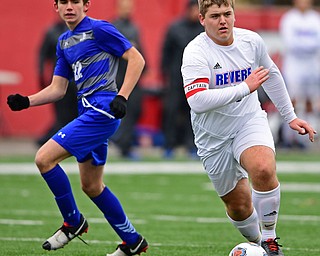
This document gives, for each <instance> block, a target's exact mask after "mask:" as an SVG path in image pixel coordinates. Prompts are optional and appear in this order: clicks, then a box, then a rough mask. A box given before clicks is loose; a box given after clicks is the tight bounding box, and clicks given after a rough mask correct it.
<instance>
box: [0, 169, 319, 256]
mask: <svg viewBox="0 0 320 256" xmlns="http://www.w3.org/2000/svg"><path fill="white" fill-rule="evenodd" d="M153 168H154V170H156V168H157V164H156V163H155V164H154V166H153ZM69 176H70V179H71V183H72V186H73V190H74V193H75V197H76V200H77V202H78V206H79V208H80V210H81V211H82V213H83V214H84V215H85V216H86V218H87V219H88V221H89V225H90V227H89V232H88V234H85V235H83V239H85V240H86V241H87V242H88V243H89V246H87V245H85V244H83V243H82V242H81V241H79V240H78V239H75V240H73V241H72V242H71V243H70V244H69V245H67V246H66V247H65V248H64V249H60V250H58V251H54V252H46V251H44V250H43V249H42V248H41V244H42V242H43V241H44V240H45V239H46V238H47V237H48V236H50V235H51V234H52V233H53V232H54V231H55V230H56V229H57V228H58V227H59V225H61V221H62V220H61V218H60V216H59V213H58V211H57V207H56V205H55V202H54V200H53V198H52V195H51V193H50V192H49V189H48V188H47V186H46V185H45V183H44V181H43V180H42V178H41V177H40V176H39V175H7V174H3V175H0V193H1V208H0V227H1V232H0V247H1V253H0V254H1V255H4V256H11V255H12V256H13V255H15V256H16V255H19V256H24V255H32V256H33V255H50V256H55V255H56V256H60V255H68V256H69V255H77V256H94V255H101V256H102V255H105V254H106V253H107V252H112V251H114V249H115V247H116V245H117V243H118V242H119V239H118V237H117V236H116V235H115V234H114V232H113V230H111V228H110V227H109V225H108V224H107V223H106V221H105V220H104V218H103V216H102V215H101V213H100V212H99V211H98V209H97V208H96V207H95V206H94V204H93V203H92V202H91V201H90V200H89V199H88V198H87V197H86V196H85V195H84V194H83V193H82V192H81V190H80V184H79V177H78V175H77V174H70V175H69ZM279 178H280V181H281V183H282V187H283V191H282V205H281V216H280V220H279V223H278V235H279V236H280V237H281V239H280V240H279V242H280V244H283V246H284V247H283V251H284V253H285V255H286V256H287V255H289V256H301V255H304V256H319V255H320V248H319V247H318V243H319V241H320V240H319V235H320V231H319V230H320V229H319V225H320V196H319V195H320V163H319V172H315V173H304V174H301V173H300V174H299V173H294V174H291V173H280V174H279ZM105 182H106V183H107V184H108V185H109V187H110V188H111V189H112V190H113V191H114V193H115V194H116V195H117V196H118V197H119V199H120V200H121V202H122V204H123V207H124V208H125V210H126V212H127V214H128V216H129V218H130V219H131V221H132V222H133V224H134V225H135V227H136V228H137V230H138V231H139V232H141V233H142V234H143V235H144V236H145V237H146V238H147V240H148V242H149V244H150V248H149V250H148V253H147V254H145V255H146V256H147V255H152V256H189V255H190V256H204V255H205V256H211V255H212V256H228V253H229V251H230V249H231V248H232V247H233V246H234V245H236V244H237V243H240V242H243V241H244V239H243V238H242V237H241V236H240V234H239V233H238V232H237V231H236V230H235V228H234V227H233V226H232V225H231V224H230V223H229V222H228V220H227V218H226V216H225V212H224V207H223V205H222V203H221V202H220V199H218V198H217V196H216V194H215V192H214V191H213V189H212V188H211V185H210V183H209V180H208V178H207V176H206V175H205V174H204V173H203V174H202V173H200V174H130V175H128V174H121V175H118V174H110V175H106V176H105Z"/></svg>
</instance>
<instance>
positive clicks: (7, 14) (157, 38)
mask: <svg viewBox="0 0 320 256" xmlns="http://www.w3.org/2000/svg"><path fill="white" fill-rule="evenodd" d="M135 2H136V8H135V13H134V17H133V18H134V20H135V22H136V23H137V25H138V26H139V27H140V30H141V36H142V43H143V46H144V52H145V57H146V61H147V63H148V64H147V65H148V67H149V72H148V73H147V75H146V77H144V79H143V81H144V85H145V86H161V82H160V81H161V79H160V77H159V59H160V54H161V45H162V41H163V35H164V33H165V31H166V28H167V26H168V24H169V23H170V22H171V21H172V20H173V19H176V18H177V17H178V16H179V15H181V13H182V12H183V10H184V6H185V2H186V0H174V1H173V0H161V1H159V0H136V1H135ZM52 3H53V0H28V1H24V0H15V1H6V3H5V4H3V5H2V6H1V8H0V38H1V41H0V70H10V71H15V72H19V73H20V74H21V77H22V80H21V82H20V83H18V84H16V85H9V84H1V85H0V136H28V137H38V136H39V135H41V134H42V133H43V132H44V130H45V129H46V128H47V127H48V125H49V124H50V122H52V121H53V116H52V109H51V106H50V105H47V106H41V107H36V108H30V109H28V110H24V111H21V112H12V111H10V110H9V108H8V107H7V105H6V97H7V95H9V94H12V93H17V92H18V93H21V94H23V95H28V94H31V93H35V92H36V91H38V89H39V85H38V84H37V58H36V57H37V52H38V48H39V44H40V42H41V38H42V36H43V33H44V32H45V30H46V29H47V27H48V26H49V25H50V24H52V22H53V21H54V20H55V19H56V18H57V14H56V13H55V12H54V10H53V7H52ZM114 7H115V0H92V5H91V9H90V10H89V12H88V15H89V16H92V17H95V18H99V19H106V20H112V19H113V17H114V16H115V14H114ZM236 11H237V15H236V18H237V25H238V26H242V27H247V28H250V29H254V30H259V29H277V26H278V19H279V17H280V15H281V13H282V11H281V10H278V9H276V10H271V11H270V10H260V9H258V10H247V9H245V10H241V9H240V10H236ZM266 17H267V19H266ZM144 104H145V105H146V106H147V108H146V109H148V110H147V111H145V112H144V114H143V117H142V118H141V123H142V124H144V125H146V126H150V127H154V126H158V125H159V120H160V118H157V116H159V115H161V103H160V102H159V100H157V99H154V98H147V99H146V100H145V102H144ZM152 104H154V105H152ZM155 116H156V118H155Z"/></svg>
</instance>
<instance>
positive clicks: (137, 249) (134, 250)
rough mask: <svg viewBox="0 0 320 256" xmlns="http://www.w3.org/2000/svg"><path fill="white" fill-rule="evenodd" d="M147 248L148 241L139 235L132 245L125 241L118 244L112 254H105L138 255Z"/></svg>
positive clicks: (117, 255)
mask: <svg viewBox="0 0 320 256" xmlns="http://www.w3.org/2000/svg"><path fill="white" fill-rule="evenodd" d="M147 249H148V242H147V240H146V239H145V238H143V237H142V236H140V238H139V241H138V242H137V243H135V244H134V245H131V246H129V245H127V244H126V243H125V242H123V243H122V244H119V245H118V247H117V250H116V251H115V252H114V253H112V254H107V256H131V255H137V254H138V255H140V253H142V252H146V251H147Z"/></svg>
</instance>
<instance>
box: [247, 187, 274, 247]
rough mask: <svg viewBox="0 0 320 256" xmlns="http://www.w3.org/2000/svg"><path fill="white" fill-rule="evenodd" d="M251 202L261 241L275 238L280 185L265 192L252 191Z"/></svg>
mask: <svg viewBox="0 0 320 256" xmlns="http://www.w3.org/2000/svg"><path fill="white" fill-rule="evenodd" d="M252 201H253V205H254V207H255V208H256V210H257V213H258V216H259V221H260V227H261V233H262V241H265V240H267V239H269V238H273V239H274V238H276V225H277V220H278V215H279V208H280V184H279V186H278V187H276V188H275V189H273V190H271V191H267V192H259V191H256V190H254V189H252Z"/></svg>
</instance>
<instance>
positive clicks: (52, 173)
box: [7, 0, 148, 256]
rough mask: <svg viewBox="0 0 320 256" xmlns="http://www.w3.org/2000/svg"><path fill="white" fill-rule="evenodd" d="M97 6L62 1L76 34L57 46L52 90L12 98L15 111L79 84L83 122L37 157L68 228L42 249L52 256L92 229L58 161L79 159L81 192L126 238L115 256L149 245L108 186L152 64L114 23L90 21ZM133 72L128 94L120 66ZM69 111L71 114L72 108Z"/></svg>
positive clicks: (59, 7)
mask: <svg viewBox="0 0 320 256" xmlns="http://www.w3.org/2000/svg"><path fill="white" fill-rule="evenodd" d="M89 7H90V0H55V1H54V8H55V10H56V11H57V12H58V13H59V15H60V16H61V18H62V19H63V20H64V21H65V22H66V24H67V26H68V28H69V30H68V31H67V32H65V33H64V34H62V35H61V36H60V38H59V41H58V44H57V63H56V67H55V70H54V75H53V79H52V82H51V84H50V85H48V86H47V87H45V88H44V89H42V90H41V91H39V92H38V93H35V94H33V95H29V96H22V95H20V94H15V95H9V96H8V98H7V103H8V105H9V107H10V108H11V109H12V110H13V111H19V110H22V109H26V108H29V107H33V106H39V105H44V104H47V103H51V102H55V101H57V100H59V99H61V98H63V96H64V95H65V93H66V90H67V86H68V82H69V80H71V79H74V81H75V83H76V86H77V90H78V93H77V96H78V109H79V116H78V117H77V118H76V119H74V120H73V121H72V122H70V123H69V124H67V125H66V126H65V127H63V128H62V129H61V130H59V131H58V132H57V133H56V134H55V135H54V136H53V137H52V138H51V139H50V140H49V141H48V142H46V143H45V144H44V145H43V146H42V147H41V148H40V149H39V151H38V152H37V154H36V157H35V163H36V165H37V167H38V168H39V170H40V172H41V175H42V177H43V178H44V180H45V181H46V183H47V184H48V186H49V188H50V190H51V191H52V193H53V195H54V197H55V200H56V203H57V205H58V208H59V210H60V212H61V215H62V217H63V220H64V223H63V225H62V226H61V227H60V228H59V229H58V230H57V231H56V232H55V233H54V234H53V236H51V237H50V238H48V239H47V240H46V241H45V242H44V243H43V245H42V247H43V248H44V249H45V250H56V249H60V248H62V247H64V246H65V245H66V244H67V243H68V242H69V241H71V240H72V239H73V238H75V237H78V236H79V235H82V234H83V233H84V232H87V230H88V223H87V220H86V219H85V217H84V216H83V215H82V214H81V212H80V210H79V209H78V207H77V204H76V202H75V199H74V196H73V193H72V189H71V186H70V182H69V179H68V177H67V175H66V173H65V172H64V170H63V169H62V168H61V166H60V165H59V163H60V162H61V161H62V160H64V159H66V158H68V157H70V156H75V157H76V159H77V161H78V164H79V171H80V179H81V185H82V190H83V191H84V192H85V193H86V194H87V195H88V197H89V198H90V199H91V200H92V201H93V202H94V203H95V204H96V205H97V207H98V208H99V209H100V210H101V211H102V213H103V214H104V216H105V218H106V219H107V221H108V222H109V224H110V225H111V227H112V228H113V229H114V230H115V232H116V233H117V234H118V235H119V237H120V238H121V239H122V241H123V243H122V244H120V245H119V246H118V247H117V249H116V251H115V252H114V253H112V254H107V255H109V256H128V255H136V254H140V253H141V252H145V251H146V250H147V248H148V243H147V241H146V240H145V238H143V237H142V236H141V235H140V234H139V233H138V232H137V231H136V230H135V228H134V227H133V225H132V224H131V222H130V221H129V219H128V217H127V216H126V214H125V212H124V210H123V209H122V206H121V204H120V202H119V200H118V199H117V197H116V196H115V195H114V194H113V193H112V192H111V191H110V189H109V188H108V187H107V186H106V185H105V184H104V182H103V168H104V164H105V163H106V156H107V149H108V138H109V137H110V136H111V135H112V134H113V133H114V132H115V131H116V129H117V128H118V126H119V123H120V119H121V118H122V117H124V116H125V114H126V102H127V99H128V97H129V95H130V93H131V91H132V90H133V88H134V86H135V85H136V83H137V81H138V80H139V77H140V75H141V72H142V70H143V68H144V64H145V61H144V59H143V57H142V55H141V54H140V53H139V52H138V51H137V49H136V48H135V47H133V46H132V45H131V44H130V42H129V41H128V40H127V39H126V38H125V37H124V36H123V35H122V34H120V32H119V31H118V30H117V29H116V28H115V27H114V26H113V25H111V24H110V23H108V22H106V21H101V20H96V19H92V18H90V17H88V16H87V15H86V12H87V11H88V9H89ZM120 58H123V59H125V60H127V62H128V66H127V71H126V75H125V78H124V82H123V84H122V86H121V89H120V90H119V91H117V86H116V83H115V78H116V73H117V68H118V62H119V59H120ZM65 111H68V110H67V109H66V110H65Z"/></svg>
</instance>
